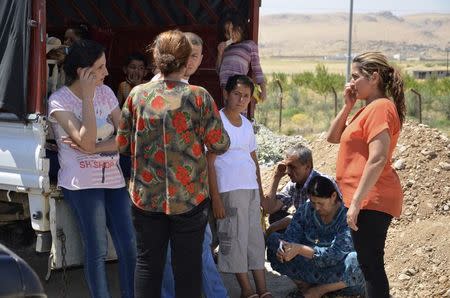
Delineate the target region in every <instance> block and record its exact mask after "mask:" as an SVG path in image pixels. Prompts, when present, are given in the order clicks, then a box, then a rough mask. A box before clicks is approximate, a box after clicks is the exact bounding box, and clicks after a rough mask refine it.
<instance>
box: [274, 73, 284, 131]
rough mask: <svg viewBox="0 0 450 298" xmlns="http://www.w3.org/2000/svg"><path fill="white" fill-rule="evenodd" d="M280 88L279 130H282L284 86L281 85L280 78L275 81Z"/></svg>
mask: <svg viewBox="0 0 450 298" xmlns="http://www.w3.org/2000/svg"><path fill="white" fill-rule="evenodd" d="M275 82H276V83H277V84H278V87H279V88H280V114H279V116H278V132H281V114H282V112H283V86H281V83H280V80H279V79H277V80H276V81H275Z"/></svg>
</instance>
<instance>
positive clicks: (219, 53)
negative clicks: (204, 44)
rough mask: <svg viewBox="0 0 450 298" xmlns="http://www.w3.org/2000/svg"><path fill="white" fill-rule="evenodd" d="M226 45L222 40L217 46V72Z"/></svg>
mask: <svg viewBox="0 0 450 298" xmlns="http://www.w3.org/2000/svg"><path fill="white" fill-rule="evenodd" d="M226 47H227V44H226V42H225V41H222V42H221V43H219V45H218V46H217V59H216V71H217V73H219V72H220V66H221V65H222V58H223V52H224V51H225V48H226Z"/></svg>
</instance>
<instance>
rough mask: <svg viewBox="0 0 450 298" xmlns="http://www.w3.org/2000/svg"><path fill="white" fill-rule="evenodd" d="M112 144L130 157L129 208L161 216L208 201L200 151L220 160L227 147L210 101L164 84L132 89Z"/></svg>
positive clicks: (180, 85) (199, 91)
mask: <svg viewBox="0 0 450 298" xmlns="http://www.w3.org/2000/svg"><path fill="white" fill-rule="evenodd" d="M116 140H117V143H118V145H119V151H120V152H121V153H122V154H129V155H131V161H132V174H131V178H130V185H129V191H130V195H131V198H132V201H133V203H134V204H135V206H136V207H138V208H141V209H143V210H146V211H151V212H162V213H165V214H182V213H186V212H188V211H189V210H191V209H193V208H194V207H195V206H197V205H198V204H200V203H201V202H203V201H204V200H205V198H207V197H208V193H209V189H208V175H207V162H206V156H205V146H206V147H207V148H208V150H210V151H211V152H214V153H216V154H222V153H224V152H225V151H226V150H227V149H228V147H229V145H230V140H229V137H228V134H227V133H226V131H225V130H224V128H223V124H222V121H221V119H220V115H219V112H218V110H217V107H216V105H215V103H214V100H213V98H212V97H211V95H210V94H209V93H208V92H207V91H206V90H205V89H204V88H202V87H198V86H193V85H189V84H186V83H184V82H181V81H169V80H158V81H154V82H149V83H146V84H142V85H139V86H136V87H135V88H133V90H132V91H131V93H130V95H129V97H128V98H127V100H126V101H125V104H124V106H123V108H122V117H121V121H120V124H119V129H118V132H117V138H116Z"/></svg>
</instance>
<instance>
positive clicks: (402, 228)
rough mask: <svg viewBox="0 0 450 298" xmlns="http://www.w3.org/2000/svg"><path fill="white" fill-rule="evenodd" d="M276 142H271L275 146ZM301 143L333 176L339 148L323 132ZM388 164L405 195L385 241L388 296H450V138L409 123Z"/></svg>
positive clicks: (266, 179) (267, 172) (266, 177)
mask: <svg viewBox="0 0 450 298" xmlns="http://www.w3.org/2000/svg"><path fill="white" fill-rule="evenodd" d="M265 138H268V137H267V134H266V136H265ZM274 138H275V139H272V144H276V143H279V142H278V141H277V140H276V137H274ZM269 139H270V138H269ZM304 144H305V145H307V146H309V147H310V148H311V150H312V151H313V156H314V167H315V168H316V169H318V170H319V171H321V172H323V173H327V174H330V175H333V176H334V174H335V169H336V164H335V162H336V157H337V152H338V149H339V146H338V145H333V144H329V143H328V142H327V141H326V140H325V134H321V135H319V136H317V137H316V138H315V139H314V140H312V141H310V142H308V141H305V142H304ZM392 164H393V166H394V167H395V168H396V170H397V173H398V175H399V176H400V179H401V182H402V186H403V191H404V194H405V197H404V202H403V212H402V216H401V217H400V218H399V219H394V220H393V223H392V225H391V227H390V229H389V234H388V239H387V243H386V269H387V273H388V276H389V281H390V284H391V294H392V295H393V296H394V297H399V298H400V297H402V298H403V297H450V141H449V138H448V136H446V135H445V134H443V133H442V132H440V131H438V130H437V129H431V128H429V127H428V126H426V125H422V124H418V123H416V122H407V123H405V124H404V126H403V130H402V133H401V135H400V139H399V141H398V145H397V148H396V150H395V152H394V156H393V158H392ZM271 171H272V169H271V168H265V169H263V171H262V176H263V178H262V180H263V185H264V187H265V189H267V187H270V182H271Z"/></svg>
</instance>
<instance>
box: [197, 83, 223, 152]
mask: <svg viewBox="0 0 450 298" xmlns="http://www.w3.org/2000/svg"><path fill="white" fill-rule="evenodd" d="M201 96H202V97H203V102H204V104H203V105H202V118H201V120H200V121H201V127H204V128H205V130H204V133H203V143H204V144H205V145H206V147H207V148H208V151H209V152H211V153H214V154H218V155H220V154H223V153H225V152H226V151H227V150H228V148H229V147H230V137H229V136H228V133H227V132H226V130H225V129H224V127H223V123H222V119H220V114H219V110H218V109H217V106H216V104H215V102H214V99H213V98H212V97H211V95H210V94H209V93H208V92H207V91H206V90H205V91H204V92H203V94H202V95H201Z"/></svg>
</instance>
